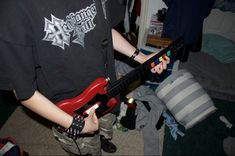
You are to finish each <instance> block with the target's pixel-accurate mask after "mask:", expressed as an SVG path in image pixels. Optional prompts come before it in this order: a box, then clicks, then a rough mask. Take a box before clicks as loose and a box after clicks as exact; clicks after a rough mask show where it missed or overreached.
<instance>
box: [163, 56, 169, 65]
mask: <svg viewBox="0 0 235 156" xmlns="http://www.w3.org/2000/svg"><path fill="white" fill-rule="evenodd" d="M164 60H165V62H166V64H169V63H170V58H169V57H167V56H166V57H164Z"/></svg>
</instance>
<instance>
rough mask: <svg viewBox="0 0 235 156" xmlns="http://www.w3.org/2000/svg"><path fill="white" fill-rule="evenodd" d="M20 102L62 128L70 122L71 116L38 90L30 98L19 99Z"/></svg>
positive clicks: (66, 126)
mask: <svg viewBox="0 0 235 156" xmlns="http://www.w3.org/2000/svg"><path fill="white" fill-rule="evenodd" d="M21 103H22V105H24V106H25V107H27V108H29V109H30V110H32V111H33V112H35V113H37V114H39V115H41V116H42V117H44V118H46V119H48V120H50V121H52V122H54V123H56V124H58V125H60V126H62V127H64V128H68V127H69V126H70V125H71V123H72V120H73V117H72V116H70V115H69V114H67V113H65V112H64V111H62V110H61V109H60V108H58V107H57V106H56V105H55V104H53V103H52V102H51V101H50V100H48V99H47V98H46V97H44V96H43V95H42V94H40V93H39V92H38V91H36V92H35V93H34V95H33V96H32V97H31V98H29V99H27V100H24V101H21Z"/></svg>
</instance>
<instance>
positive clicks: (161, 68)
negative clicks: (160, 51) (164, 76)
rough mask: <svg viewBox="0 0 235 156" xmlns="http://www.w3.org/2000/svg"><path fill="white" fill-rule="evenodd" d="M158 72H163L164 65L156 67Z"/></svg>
mask: <svg viewBox="0 0 235 156" xmlns="http://www.w3.org/2000/svg"><path fill="white" fill-rule="evenodd" d="M156 71H157V73H158V74H160V73H162V71H163V66H162V63H161V64H159V65H157V66H156Z"/></svg>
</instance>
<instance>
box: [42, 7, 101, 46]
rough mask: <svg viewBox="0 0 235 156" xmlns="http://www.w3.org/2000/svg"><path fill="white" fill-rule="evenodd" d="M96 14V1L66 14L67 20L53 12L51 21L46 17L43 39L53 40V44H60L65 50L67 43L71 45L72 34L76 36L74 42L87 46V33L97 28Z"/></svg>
mask: <svg viewBox="0 0 235 156" xmlns="http://www.w3.org/2000/svg"><path fill="white" fill-rule="evenodd" d="M96 14H97V10H96V7H95V4H94V3H93V4H91V5H90V6H88V7H86V8H85V9H82V10H80V11H78V12H75V13H70V14H69V15H67V16H66V20H65V21H64V20H63V19H59V18H56V17H55V16H53V15H52V14H51V21H50V20H48V19H47V18H44V19H45V26H44V31H45V32H46V35H45V36H44V38H43V39H42V40H44V41H51V42H52V45H55V46H59V47H60V48H62V49H63V50H64V48H65V44H66V45H67V46H70V39H71V35H72V37H75V39H74V40H73V41H72V42H73V43H77V44H79V45H81V46H82V47H85V45H84V38H85V34H86V33H88V32H89V31H91V30H93V29H94V28H95V26H96V24H95V23H94V18H95V16H96Z"/></svg>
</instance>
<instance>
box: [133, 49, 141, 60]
mask: <svg viewBox="0 0 235 156" xmlns="http://www.w3.org/2000/svg"><path fill="white" fill-rule="evenodd" d="M139 54H140V50H139V49H138V48H136V49H135V51H134V53H133V54H132V55H131V59H133V60H135V58H136V57H137V56H138V55H139Z"/></svg>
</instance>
